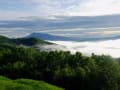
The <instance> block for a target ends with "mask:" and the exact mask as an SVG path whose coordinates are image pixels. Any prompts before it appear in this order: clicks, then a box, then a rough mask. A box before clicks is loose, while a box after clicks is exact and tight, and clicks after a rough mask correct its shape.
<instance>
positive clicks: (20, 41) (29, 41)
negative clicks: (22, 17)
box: [0, 36, 51, 46]
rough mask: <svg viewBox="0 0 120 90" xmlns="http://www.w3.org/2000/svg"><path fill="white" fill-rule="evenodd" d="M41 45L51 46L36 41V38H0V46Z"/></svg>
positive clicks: (42, 41)
mask: <svg viewBox="0 0 120 90" xmlns="http://www.w3.org/2000/svg"><path fill="white" fill-rule="evenodd" d="M37 44H39V45H41V44H42V45H43V44H51V43H49V42H47V41H44V40H41V39H37V38H32V37H31V38H17V39H10V38H7V37H4V36H0V45H26V46H34V45H37Z"/></svg>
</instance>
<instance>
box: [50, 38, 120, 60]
mask: <svg viewBox="0 0 120 90" xmlns="http://www.w3.org/2000/svg"><path fill="white" fill-rule="evenodd" d="M51 42H53V43H56V44H59V45H62V46H65V47H66V48H67V50H69V51H71V52H72V53H75V52H82V53H84V54H85V55H91V54H92V53H95V54H97V55H102V54H105V55H111V56H112V57H115V58H118V57H120V39H117V40H107V41H98V42H69V41H51Z"/></svg>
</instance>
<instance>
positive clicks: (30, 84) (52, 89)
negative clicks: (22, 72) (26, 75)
mask: <svg viewBox="0 0 120 90" xmlns="http://www.w3.org/2000/svg"><path fill="white" fill-rule="evenodd" d="M0 90H63V89H62V88H58V87H56V86H53V85H50V84H48V83H45V82H43V81H35V80H30V79H17V80H10V79H8V78H5V77H2V76H0Z"/></svg>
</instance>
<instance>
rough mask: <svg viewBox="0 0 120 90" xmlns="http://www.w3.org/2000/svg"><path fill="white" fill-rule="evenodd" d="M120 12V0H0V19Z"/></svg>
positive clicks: (95, 14)
mask: <svg viewBox="0 0 120 90" xmlns="http://www.w3.org/2000/svg"><path fill="white" fill-rule="evenodd" d="M110 14H120V0H0V19H15V18H18V17H27V16H39V17H52V16H98V15H110Z"/></svg>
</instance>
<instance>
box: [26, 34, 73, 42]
mask: <svg viewBox="0 0 120 90" xmlns="http://www.w3.org/2000/svg"><path fill="white" fill-rule="evenodd" d="M27 38H38V39H43V40H53V41H54V40H55V41H59V40H61V41H71V40H72V41H73V40H74V39H72V38H70V37H62V36H55V35H50V34H46V33H32V34H30V35H28V36H27Z"/></svg>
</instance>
